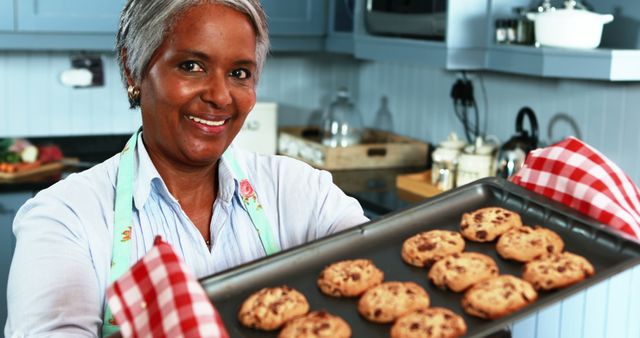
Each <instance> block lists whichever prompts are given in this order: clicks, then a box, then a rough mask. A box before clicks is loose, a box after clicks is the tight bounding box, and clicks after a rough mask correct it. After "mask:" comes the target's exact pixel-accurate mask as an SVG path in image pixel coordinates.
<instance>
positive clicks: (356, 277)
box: [351, 272, 360, 281]
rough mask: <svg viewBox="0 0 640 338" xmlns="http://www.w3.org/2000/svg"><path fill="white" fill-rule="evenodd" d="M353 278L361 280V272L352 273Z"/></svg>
mask: <svg viewBox="0 0 640 338" xmlns="http://www.w3.org/2000/svg"><path fill="white" fill-rule="evenodd" d="M351 279H353V280H354V281H357V280H360V274H359V273H357V272H354V273H352V274H351Z"/></svg>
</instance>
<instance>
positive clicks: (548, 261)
mask: <svg viewBox="0 0 640 338" xmlns="http://www.w3.org/2000/svg"><path fill="white" fill-rule="evenodd" d="M594 273H595V269H594V268H593V265H591V263H589V261H588V260H587V259H586V258H584V257H582V256H579V255H576V254H573V253H570V252H563V253H559V254H554V255H551V256H548V257H545V258H541V259H537V260H534V261H531V262H529V263H527V264H526V265H525V266H524V273H523V275H522V278H524V279H525V280H526V281H528V282H529V283H531V284H533V287H534V288H536V289H537V290H551V289H556V288H562V287H565V286H569V285H571V284H574V283H577V282H580V281H582V280H583V279H585V278H587V277H589V276H592V275H593V274H594Z"/></svg>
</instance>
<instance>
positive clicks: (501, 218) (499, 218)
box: [496, 216, 504, 221]
mask: <svg viewBox="0 0 640 338" xmlns="http://www.w3.org/2000/svg"><path fill="white" fill-rule="evenodd" d="M496 219H497V220H498V221H502V220H503V219H504V217H502V216H498V217H496Z"/></svg>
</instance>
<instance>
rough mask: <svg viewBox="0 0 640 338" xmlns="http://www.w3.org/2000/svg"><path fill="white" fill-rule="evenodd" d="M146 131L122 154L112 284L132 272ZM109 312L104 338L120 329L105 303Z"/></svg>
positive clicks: (104, 325)
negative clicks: (138, 163)
mask: <svg viewBox="0 0 640 338" xmlns="http://www.w3.org/2000/svg"><path fill="white" fill-rule="evenodd" d="M141 131H142V128H140V129H138V131H137V132H135V133H134V134H133V135H132V136H131V138H130V139H129V141H128V142H127V144H126V145H125V147H124V149H123V150H122V152H121V153H120V164H119V166H118V178H117V181H116V202H115V216H114V223H113V246H112V254H111V270H110V272H109V284H111V283H113V282H114V281H115V280H116V279H118V278H119V277H120V276H122V275H123V274H124V273H125V272H126V271H127V270H128V269H129V266H130V265H129V259H130V258H131V243H130V241H131V229H132V222H133V207H132V203H133V182H134V177H135V161H134V157H135V149H136V144H137V142H138V135H139V134H140V132H141ZM105 303H106V304H105V305H106V309H105V313H104V319H103V323H102V336H103V337H109V336H110V335H112V334H115V333H116V332H118V330H119V328H118V326H117V325H116V322H115V320H114V319H113V314H112V313H111V308H110V307H109V304H108V303H107V302H106V300H105Z"/></svg>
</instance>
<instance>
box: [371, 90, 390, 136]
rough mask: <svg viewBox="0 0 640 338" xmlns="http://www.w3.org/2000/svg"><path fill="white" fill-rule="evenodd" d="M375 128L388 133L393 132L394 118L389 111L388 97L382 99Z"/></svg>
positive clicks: (374, 124)
mask: <svg viewBox="0 0 640 338" xmlns="http://www.w3.org/2000/svg"><path fill="white" fill-rule="evenodd" d="M373 128H375V129H379V130H384V131H388V132H390V133H392V132H393V117H392V116H391V111H390V110H389V99H388V98H387V97H386V96H383V97H382V99H380V108H378V112H377V113H376V118H375V120H374V122H373Z"/></svg>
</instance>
